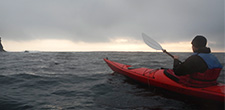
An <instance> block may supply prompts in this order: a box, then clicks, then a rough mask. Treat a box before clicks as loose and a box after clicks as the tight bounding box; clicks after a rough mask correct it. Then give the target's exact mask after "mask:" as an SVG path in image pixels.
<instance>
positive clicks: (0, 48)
mask: <svg viewBox="0 0 225 110" xmlns="http://www.w3.org/2000/svg"><path fill="white" fill-rule="evenodd" d="M0 52H5V50H4V48H3V46H2V40H1V37H0Z"/></svg>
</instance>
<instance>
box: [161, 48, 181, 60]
mask: <svg viewBox="0 0 225 110" xmlns="http://www.w3.org/2000/svg"><path fill="white" fill-rule="evenodd" d="M162 51H163V52H164V53H166V54H167V55H169V56H170V57H172V58H173V59H174V56H173V55H172V54H170V53H169V52H167V51H166V50H164V49H162ZM177 60H178V61H179V63H182V62H181V61H180V60H179V59H177Z"/></svg>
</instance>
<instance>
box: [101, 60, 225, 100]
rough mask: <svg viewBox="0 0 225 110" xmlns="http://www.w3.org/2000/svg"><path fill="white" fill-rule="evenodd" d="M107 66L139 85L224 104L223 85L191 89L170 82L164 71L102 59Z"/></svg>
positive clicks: (224, 85) (224, 91) (224, 93)
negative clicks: (142, 84)
mask: <svg viewBox="0 0 225 110" xmlns="http://www.w3.org/2000/svg"><path fill="white" fill-rule="evenodd" d="M104 61H105V62H106V63H107V64H108V66H109V67H110V68H111V69H112V70H113V71H115V72H117V73H120V74H123V75H125V76H128V77H130V78H132V79H134V80H137V81H139V82H141V83H144V84H148V85H150V86H156V87H160V88H164V89H167V90H170V91H173V92H177V93H181V94H185V95H190V96H195V97H199V98H203V99H209V100H215V101H220V102H224V100H225V84H222V83H218V84H217V85H215V86H210V87H205V88H193V87H187V86H183V85H182V84H179V83H177V82H175V81H174V80H171V79H170V78H169V77H167V76H166V75H165V74H164V69H149V68H134V69H129V68H131V67H132V66H131V65H125V64H121V63H117V62H113V61H110V60H108V59H104Z"/></svg>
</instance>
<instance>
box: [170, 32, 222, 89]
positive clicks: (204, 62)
mask: <svg viewBox="0 0 225 110" xmlns="http://www.w3.org/2000/svg"><path fill="white" fill-rule="evenodd" d="M191 44H192V50H193V52H194V54H193V55H191V56H190V57H189V58H187V59H186V60H185V61H184V62H179V60H178V59H179V57H178V56H174V66H173V71H174V73H175V75H177V76H179V79H180V80H179V82H180V83H182V84H184V85H186V86H192V87H206V86H211V85H215V84H217V81H216V80H217V78H218V77H219V74H220V71H221V70H222V65H221V63H220V62H219V61H218V59H217V58H216V57H215V56H214V55H213V54H211V50H210V48H208V47H206V44H207V39H206V38H205V37H204V36H201V35H197V36H196V37H195V38H194V39H193V40H192V42H191Z"/></svg>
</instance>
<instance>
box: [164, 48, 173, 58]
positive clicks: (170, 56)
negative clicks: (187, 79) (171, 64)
mask: <svg viewBox="0 0 225 110" xmlns="http://www.w3.org/2000/svg"><path fill="white" fill-rule="evenodd" d="M162 51H163V52H164V53H166V54H167V55H169V56H170V57H172V58H173V59H174V56H173V55H172V54H170V53H169V52H167V51H166V50H164V49H162Z"/></svg>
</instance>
